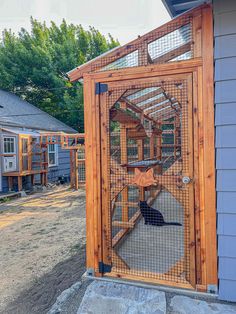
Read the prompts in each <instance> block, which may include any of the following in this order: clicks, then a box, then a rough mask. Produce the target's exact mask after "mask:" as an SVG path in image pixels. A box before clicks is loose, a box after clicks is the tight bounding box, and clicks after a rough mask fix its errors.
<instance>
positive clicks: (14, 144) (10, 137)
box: [2, 135, 16, 156]
mask: <svg viewBox="0 0 236 314" xmlns="http://www.w3.org/2000/svg"><path fill="white" fill-rule="evenodd" d="M5 139H13V146H14V152H12V153H9V152H5ZM2 150H3V155H4V156H5V155H6V156H12V155H16V137H15V136H11V135H3V149H2Z"/></svg>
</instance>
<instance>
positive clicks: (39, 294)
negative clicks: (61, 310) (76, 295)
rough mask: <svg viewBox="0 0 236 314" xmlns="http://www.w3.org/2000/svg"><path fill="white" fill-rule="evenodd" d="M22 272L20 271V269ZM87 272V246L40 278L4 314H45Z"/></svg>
mask: <svg viewBox="0 0 236 314" xmlns="http://www.w3.org/2000/svg"><path fill="white" fill-rule="evenodd" d="M19 271H20V269H19ZM84 272H85V245H81V246H80V247H78V253H76V254H75V255H73V256H72V257H70V258H68V259H67V260H65V261H63V262H61V263H59V264H57V265H56V266H55V267H54V268H53V269H52V271H51V272H50V273H47V274H45V275H44V276H42V277H41V278H39V279H38V280H37V281H36V282H35V284H33V285H32V286H31V287H29V288H28V289H27V290H25V291H23V292H22V293H21V294H20V295H19V296H18V297H17V299H15V300H14V301H13V302H12V303H11V304H9V305H8V307H7V308H6V309H5V310H4V312H2V313H4V314H12V313H14V314H32V313H34V314H44V313H47V312H48V310H49V309H50V308H51V306H52V305H53V304H54V303H55V301H56V299H57V297H58V296H59V295H60V294H61V292H62V291H64V290H65V289H67V288H69V287H71V286H72V285H73V284H74V283H76V282H77V281H80V280H81V276H82V275H83V273H84Z"/></svg>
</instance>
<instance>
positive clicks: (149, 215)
mask: <svg viewBox="0 0 236 314" xmlns="http://www.w3.org/2000/svg"><path fill="white" fill-rule="evenodd" d="M139 207H140V211H141V214H142V215H143V218H144V221H145V225H153V226H167V225H168V226H170V225H171V226H182V225H181V224H180V223H178V222H165V220H164V217H163V215H162V213H161V212H160V211H159V210H157V209H154V208H152V207H150V206H149V205H148V204H147V202H146V201H140V202H139Z"/></svg>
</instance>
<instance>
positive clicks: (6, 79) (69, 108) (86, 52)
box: [0, 18, 119, 132]
mask: <svg viewBox="0 0 236 314" xmlns="http://www.w3.org/2000/svg"><path fill="white" fill-rule="evenodd" d="M117 45H119V43H118V41H116V40H114V39H113V37H112V36H111V35H110V34H109V37H108V39H106V38H105V36H103V35H102V34H101V33H100V32H99V31H98V30H96V29H95V28H93V27H90V29H89V30H84V28H83V27H82V26H81V25H73V24H67V22H66V21H65V20H63V21H62V23H61V25H60V26H57V25H56V24H55V23H53V22H51V25H50V26H49V27H47V26H46V24H45V23H40V22H39V21H37V20H35V19H33V18H31V32H28V31H26V30H25V29H21V31H20V32H19V34H18V36H16V35H15V34H14V33H12V32H11V31H9V30H5V31H4V32H3V35H2V38H1V43H0V88H1V89H4V90H7V91H11V92H13V93H15V94H17V95H18V96H20V97H22V98H23V99H25V100H27V101H29V102H30V103H32V104H34V105H35V106H37V107H39V108H40V109H42V110H44V111H46V112H48V113H49V114H51V115H52V116H54V117H55V118H57V119H59V120H61V121H63V122H64V123H66V124H68V125H70V126H71V127H73V128H75V129H77V130H78V131H80V132H83V129H84V127H83V92H82V85H81V84H80V83H79V82H77V83H74V84H71V83H70V82H68V80H67V79H66V75H65V74H66V72H68V71H70V70H71V69H73V68H75V67H76V66H78V65H80V64H82V63H84V62H87V61H89V60H91V59H93V58H95V57H97V56H98V55H100V54H101V53H103V52H105V51H107V50H109V49H111V48H114V47H115V46H117Z"/></svg>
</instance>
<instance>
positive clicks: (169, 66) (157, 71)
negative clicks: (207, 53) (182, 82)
mask: <svg viewBox="0 0 236 314" xmlns="http://www.w3.org/2000/svg"><path fill="white" fill-rule="evenodd" d="M198 66H202V58H195V59H189V60H184V61H178V62H171V63H164V64H153V65H148V66H140V67H134V68H132V69H130V68H127V69H120V70H116V71H113V70H111V71H106V72H96V73H87V74H86V73H85V74H84V77H89V78H90V79H95V80H97V81H99V82H109V85H110V83H111V82H114V81H120V80H132V79H134V80H135V79H137V78H143V79H145V78H150V77H156V76H161V77H165V76H167V77H168V75H180V74H184V73H191V72H192V71H194V70H195V68H196V67H198ZM123 83H125V81H124V82H122V85H123ZM111 86H112V85H111ZM129 88H130V87H129ZM137 88H138V87H137Z"/></svg>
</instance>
